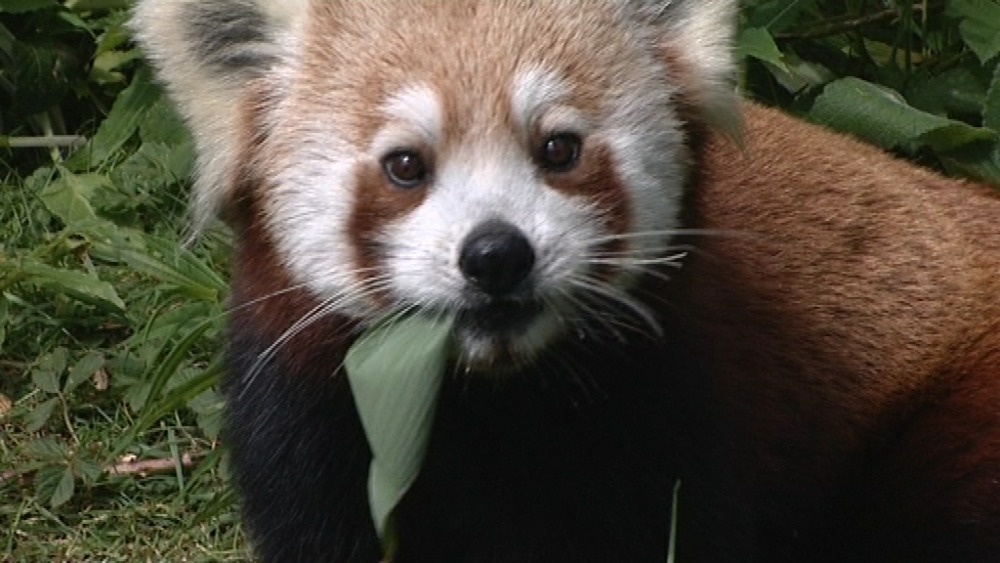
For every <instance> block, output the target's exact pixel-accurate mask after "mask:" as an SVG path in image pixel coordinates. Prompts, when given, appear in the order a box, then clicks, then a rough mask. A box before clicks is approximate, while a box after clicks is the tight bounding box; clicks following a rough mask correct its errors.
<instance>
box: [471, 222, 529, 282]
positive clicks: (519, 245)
mask: <svg viewBox="0 0 1000 563" xmlns="http://www.w3.org/2000/svg"><path fill="white" fill-rule="evenodd" d="M534 266H535V251H534V250H533V249H532V248H531V243H530V242H528V239H527V238H526V237H525V236H524V233H522V232H521V231H520V230H519V229H518V228H517V227H515V226H514V225H511V224H510V223H505V222H503V221H487V222H485V223H483V224H481V225H479V226H478V227H476V228H475V229H473V230H472V232H471V233H469V235H468V236H467V237H466V238H465V242H463V243H462V250H461V253H460V254H459V258H458V267H459V269H460V270H461V271H462V275H464V276H465V279H467V280H469V281H470V282H472V283H473V284H474V285H475V286H476V287H478V288H479V289H480V290H482V291H483V292H485V293H487V294H488V295H492V296H494V297H502V296H504V295H508V294H510V293H512V292H514V290H515V289H517V286H518V284H520V283H521V282H522V281H524V280H525V279H526V278H527V277H528V274H530V273H531V269H532V268H534Z"/></svg>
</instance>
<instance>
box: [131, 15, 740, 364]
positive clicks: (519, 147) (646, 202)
mask: <svg viewBox="0 0 1000 563" xmlns="http://www.w3.org/2000/svg"><path fill="white" fill-rule="evenodd" d="M171 1H172V3H173V4H178V5H181V6H182V9H187V10H189V11H191V12H192V13H194V14H195V15H196V16H197V17H200V16H198V14H201V13H203V14H208V15H209V16H211V18H214V20H215V21H217V22H218V23H219V24H220V25H221V26H223V27H224V26H231V27H232V28H233V29H225V30H223V31H224V32H222V31H220V35H221V36H225V37H226V38H229V39H234V40H235V39H236V38H238V37H245V38H247V41H245V44H244V45H243V47H244V50H243V51H240V50H238V49H236V48H232V49H231V50H229V51H227V50H226V49H225V48H219V45H218V41H217V42H216V43H211V44H209V43H208V42H207V41H206V43H205V45H204V47H205V50H206V51H209V52H210V54H214V55H215V56H216V57H218V58H219V61H220V62H219V63H216V66H219V67H222V66H225V65H233V66H239V64H241V63H243V62H245V60H244V59H247V58H249V59H253V58H254V57H261V58H262V59H263V58H264V57H267V60H266V61H263V62H260V65H259V66H256V67H250V70H248V71H246V74H247V77H246V80H245V82H246V83H247V84H251V85H253V86H252V87H247V88H246V89H245V91H244V93H243V95H244V96H245V99H246V98H251V101H252V102H254V103H253V104H246V103H244V105H245V106H249V105H253V106H255V107H256V108H257V109H256V115H255V116H254V119H252V120H248V119H242V120H241V119H239V118H233V119H232V123H235V124H237V125H238V124H241V123H242V124H244V125H243V126H244V127H245V126H246V125H245V124H246V123H248V122H249V123H252V125H251V127H252V128H254V129H255V130H254V131H251V132H245V133H244V135H243V136H244V137H254V138H256V139H259V140H260V142H259V143H249V144H248V145H250V147H251V148H250V149H249V150H252V151H253V152H254V154H252V155H251V156H250V157H249V158H244V159H242V162H250V163H252V164H251V165H252V166H253V167H255V170H256V175H257V177H259V178H262V182H261V185H259V186H256V187H255V188H254V189H255V190H256V192H255V194H254V199H255V200H256V201H258V202H259V205H260V206H261V208H262V209H261V211H262V220H263V221H264V223H265V228H266V231H267V232H268V233H269V237H270V238H271V239H272V242H273V244H274V245H275V246H276V248H277V251H278V254H279V255H280V257H281V260H282V262H283V264H282V265H283V267H284V268H286V269H287V271H288V273H289V277H290V278H291V279H292V280H293V282H294V283H296V284H303V285H304V286H305V287H307V288H308V289H309V290H310V291H311V293H312V294H313V295H314V296H315V297H316V298H317V299H319V300H320V301H322V302H323V303H324V308H325V310H328V311H330V312H335V313H338V314H342V315H347V316H350V317H353V318H357V319H360V320H361V321H363V322H364V323H368V322H374V321H376V320H378V319H380V318H382V317H384V316H386V315H389V314H392V313H396V312H401V311H408V310H425V311H430V312H432V313H435V314H438V313H441V314H449V315H455V316H456V318H457V321H458V322H457V324H456V326H457V328H456V342H457V345H458V352H459V356H460V362H461V363H462V364H463V365H464V366H467V367H469V368H472V369H504V368H506V367H508V365H509V364H514V365H516V364H518V363H523V362H527V361H530V360H532V359H533V358H535V357H537V356H538V355H539V354H540V353H542V352H544V350H545V349H546V347H547V346H549V345H550V344H552V343H553V342H554V341H556V340H557V339H559V338H562V337H566V336H570V335H571V336H572V337H573V338H579V337H582V338H587V337H588V336H592V335H593V334H594V332H593V331H592V330H591V328H593V327H594V326H595V325H603V326H604V328H607V327H612V330H611V331H610V332H612V333H614V332H618V331H621V330H625V331H628V330H638V331H641V332H650V331H655V330H656V329H657V327H656V321H655V320H654V319H653V318H652V315H651V313H650V312H649V309H648V308H647V306H646V305H644V304H642V303H641V301H640V300H639V299H637V298H636V297H633V296H631V295H630V294H629V289H630V288H631V286H632V285H633V284H634V282H635V280H636V279H637V278H638V277H639V275H640V274H642V273H644V272H646V271H648V270H658V269H659V268H660V267H661V266H664V265H667V266H669V265H671V264H672V263H673V262H674V261H675V260H676V259H677V258H678V256H679V253H678V252H677V251H675V250H674V249H672V248H671V246H670V241H671V237H672V236H673V235H675V234H676V230H677V229H678V228H679V211H680V204H681V196H682V187H683V184H684V183H685V180H686V176H687V173H688V170H687V166H688V161H689V154H688V148H687V145H686V143H687V139H685V136H684V133H683V128H682V124H681V122H680V119H679V116H678V113H677V109H676V108H677V106H678V104H679V101H678V98H679V97H680V96H681V95H682V93H681V90H682V88H681V85H680V82H681V81H682V80H683V78H681V77H684V76H687V77H688V79H689V80H690V81H691V82H696V81H697V79H699V78H702V77H699V76H697V72H698V71H699V69H698V68H697V67H698V65H699V64H703V63H704V64H706V65H708V66H711V65H712V64H715V63H714V62H713V60H712V59H711V58H705V57H701V55H700V54H699V53H698V51H697V48H693V49H694V50H693V51H692V55H691V56H690V57H689V59H690V61H692V62H691V64H690V65H688V67H687V68H671V67H670V65H669V63H668V60H669V59H671V56H672V55H671V53H669V52H668V51H669V49H668V48H667V45H668V43H670V42H671V41H672V42H674V43H676V42H679V41H682V40H683V37H684V35H685V33H688V32H689V31H691V30H689V29H688V28H696V27H698V26H703V27H705V26H708V25H709V23H710V21H712V20H711V19H710V18H704V17H703V19H704V20H705V21H702V20H700V19H696V18H695V17H694V16H692V15H691V14H693V13H696V11H695V10H694V9H693V8H691V7H690V3H689V2H679V3H677V5H676V6H678V7H674V6H672V5H671V4H670V3H663V2H657V1H654V0H604V1H594V2H562V1H551V2H526V1H518V0H506V1H504V0H495V1H489V2H475V1H467V0H449V1H412V0H411V1H403V0H384V1H364V2H362V1H356V0H355V1H342V2H341V1H332V0H331V1H324V2H307V1H306V0H297V2H296V6H297V7H296V10H297V11H296V10H292V9H291V8H289V9H288V11H287V12H284V11H283V10H284V8H280V9H279V8H276V7H273V6H272V5H270V4H263V3H261V4H260V5H259V6H257V5H256V4H255V3H251V4H253V5H254V6H256V7H257V10H258V11H259V14H258V15H259V16H260V18H259V19H260V22H264V23H266V22H267V21H268V18H271V19H273V20H274V21H276V22H279V23H280V25H279V24H278V23H275V24H274V27H270V28H269V27H267V26H266V25H264V23H260V22H258V20H257V19H254V18H249V17H243V16H240V17H232V16H230V15H220V12H214V11H209V10H208V9H207V8H204V7H201V8H196V7H195V6H197V5H198V4H197V3H195V2H188V1H187V0H171ZM716 1H717V0H712V2H716ZM712 2H709V3H712ZM152 4H154V3H152V2H150V3H149V5H150V6H152ZM211 4H213V5H219V6H221V5H224V4H227V5H228V6H229V7H230V8H233V9H236V8H243V9H246V8H247V7H248V4H247V3H246V2H233V1H231V0H218V1H216V2H214V3H211ZM726 4H728V2H726ZM203 6H204V5H203ZM710 8H711V6H708V7H706V11H709V10H710ZM143 9H145V10H146V11H148V12H150V15H149V16H148V17H149V18H150V19H152V18H153V17H156V16H158V14H156V13H155V11H156V10H167V8H158V7H145V6H143ZM199 10H201V11H202V12H199ZM669 10H674V11H675V12H677V14H673V13H670V12H669ZM272 12H274V14H272ZM697 13H699V14H700V12H697ZM664 14H665V15H664ZM143 17H147V16H146V15H145V14H143V13H141V12H140V13H139V18H138V19H139V20H140V25H141V23H142V21H141V20H142V18H143ZM669 17H675V18H677V19H678V21H679V22H680V23H677V22H673V23H661V22H660V19H662V20H664V22H668V21H669ZM700 17H701V16H700ZM241 18H242V19H241ZM642 18H648V20H649V21H645V20H643V21H642V22H640V19H642ZM205 19H209V18H207V17H206V18H205ZM687 20H690V21H687ZM654 23H655V25H654ZM261 26H262V27H261ZM670 26H674V27H675V29H674V31H673V35H672V36H671V39H670V41H667V40H665V39H663V38H661V37H659V36H658V34H660V33H666V32H665V31H664V29H663V28H667V27H670ZM217 27H218V26H217ZM243 27H252V28H253V29H252V30H248V29H242V28H243ZM275 29H277V30H279V31H274V30H275ZM697 31H698V32H699V33H703V31H704V30H700V29H699V30H697ZM691 33H693V31H691ZM272 34H273V36H272ZM220 41H221V40H220ZM269 41H270V43H269ZM148 42H149V43H150V44H152V45H153V46H154V47H156V45H155V37H152V38H150V39H149V41H148ZM223 47H225V46H223ZM211 49H215V50H214V51H211ZM164 52H165V53H166V54H165V55H163V56H162V57H163V58H164V59H167V58H169V57H170V56H171V54H170V53H169V52H168V49H166V48H164ZM665 55H671V56H665ZM186 56H188V57H189V58H188V59H185V60H188V61H190V62H199V61H197V59H196V58H195V57H194V56H191V55H186ZM241 57H243V58H241ZM699 57H701V58H699ZM175 58H177V59H178V60H181V59H182V57H180V56H177V57H175ZM676 58H677V59H678V60H681V59H683V58H684V57H683V56H677V57H676ZM702 59H704V60H702ZM723 59H724V58H721V59H720V60H723ZM169 63H170V61H169V60H167V64H164V66H166V67H168V68H167V71H168V72H167V74H169V71H170V68H169V66H168V64H169ZM210 63H211V60H209V62H208V63H200V62H199V64H204V65H205V73H206V74H207V73H211V72H212V67H211V64H210ZM727 65H728V63H727V62H725V61H724V60H723V62H720V63H718V66H719V67H720V70H721V68H722V67H726V69H725V70H728V66H727ZM178 68H179V65H178ZM176 74H177V76H178V78H177V79H176V80H174V82H176V83H177V84H176V85H175V90H176V93H175V95H176V96H177V97H179V98H182V102H183V97H184V96H185V95H186V93H185V89H184V86H185V85H186V84H187V83H186V82H185V80H186V75H184V74H183V73H182V72H181V71H180V70H178V71H177V73H176ZM704 81H706V84H709V85H711V79H710V78H704ZM220 85H221V86H220V88H222V86H226V84H225V83H223V82H220ZM226 87H228V86H226ZM689 87H690V88H691V90H692V92H693V91H696V90H698V88H701V87H700V86H692V85H689ZM222 89H223V90H225V88H222ZM247 92H249V94H247ZM696 94H697V93H696ZM187 95H189V94H187ZM686 95H687V97H688V98H696V97H697V95H695V94H691V92H686ZM254 97H256V98H259V99H254ZM216 101H218V102H219V104H218V105H219V107H221V106H224V105H225V101H224V100H221V101H220V100H216ZM688 101H691V100H690V99H689V100H688ZM695 101H696V102H697V100H695ZM706 103H710V102H706ZM189 106H190V107H189V109H188V113H189V114H190V115H189V119H190V120H191V121H192V122H193V124H194V127H195V131H196V136H197V134H198V127H199V124H198V123H197V122H198V121H203V122H204V123H205V124H204V125H202V128H203V131H204V134H203V135H202V137H203V139H200V140H201V141H202V145H200V148H201V149H202V164H203V168H207V169H208V170H207V171H206V173H212V172H213V170H215V168H222V167H223V164H225V163H226V162H227V161H229V160H232V161H236V160H238V159H236V158H230V157H231V155H229V154H228V153H226V152H225V151H224V149H220V148H217V147H216V146H214V145H218V144H219V143H220V142H221V143H223V144H224V143H225V142H227V141H225V139H224V134H223V133H221V132H216V131H214V130H212V129H211V127H212V126H213V120H215V119H217V117H216V116H215V115H213V113H212V112H211V111H210V106H209V104H206V103H204V102H201V101H199V100H197V99H193V98H192V100H191V101H190V103H189ZM202 107H205V108H209V109H205V111H204V116H203V117H202V116H201V114H199V111H201V108H202ZM223 125H225V124H223ZM219 131H224V127H223V126H219ZM213 140H214V141H217V142H216V143H214V145H213V143H212V142H211V141H213ZM239 150H243V149H238V148H237V149H234V151H236V152H238V151H239ZM206 154H207V156H206ZM213 156H214V159H215V161H217V162H220V163H221V164H214V163H213V162H212V158H213ZM206 162H209V165H208V166H205V163H206ZM233 166H236V165H233ZM218 174H219V175H223V174H224V171H223V172H218ZM657 274H659V272H658V273H657Z"/></svg>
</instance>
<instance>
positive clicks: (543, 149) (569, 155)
mask: <svg viewBox="0 0 1000 563" xmlns="http://www.w3.org/2000/svg"><path fill="white" fill-rule="evenodd" d="M582 144H583V141H582V140H580V137H578V136H576V135H574V134H572V133H559V134H556V135H552V136H551V137H549V138H547V139H545V141H543V142H542V145H541V146H540V147H539V148H538V153H537V155H536V156H535V158H536V160H537V161H538V164H539V166H541V167H542V168H544V169H545V170H547V171H550V172H567V171H569V170H571V169H572V168H573V167H574V166H576V163H577V161H578V160H579V159H580V147H581V145H582Z"/></svg>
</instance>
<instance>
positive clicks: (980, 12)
mask: <svg viewBox="0 0 1000 563" xmlns="http://www.w3.org/2000/svg"><path fill="white" fill-rule="evenodd" d="M947 6H948V8H947V10H946V13H947V14H948V15H950V16H954V17H959V18H962V23H961V24H960V25H959V31H960V32H961V34H962V39H963V40H965V44H966V45H968V46H969V48H970V49H972V52H973V53H975V54H976V57H978V58H979V60H980V61H981V62H982V63H983V64H986V63H988V62H989V61H991V60H993V59H994V58H995V57H996V56H997V55H1000V4H998V3H997V2H996V1H995V0H950V1H949V2H947Z"/></svg>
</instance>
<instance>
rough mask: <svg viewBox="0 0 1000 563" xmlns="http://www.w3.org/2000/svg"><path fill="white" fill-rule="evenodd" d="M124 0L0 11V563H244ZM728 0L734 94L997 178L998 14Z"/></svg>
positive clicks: (979, 3)
mask: <svg viewBox="0 0 1000 563" xmlns="http://www.w3.org/2000/svg"><path fill="white" fill-rule="evenodd" d="M126 4H127V2H125V1H124V0H0V494H2V495H4V499H5V502H3V503H0V559H2V560H8V559H9V560H29V561H32V560H36V561H46V560H74V561H76V560H128V561H132V560H180V559H182V558H187V559H192V558H193V559H203V560H213V561H217V560H226V559H245V558H246V553H245V551H244V548H243V541H242V536H241V535H240V533H239V530H238V527H237V526H236V524H235V522H236V521H237V516H236V512H235V510H234V507H233V502H232V494H231V493H230V492H229V490H228V487H227V484H226V480H225V470H224V465H225V456H224V453H223V450H222V449H220V448H218V447H217V446H218V441H217V438H218V435H219V428H220V425H221V424H220V412H221V403H222V401H221V398H220V395H219V393H218V392H217V390H216V383H217V381H218V376H219V373H220V371H221V361H220V357H219V351H220V340H221V338H220V335H221V332H222V330H223V329H222V326H223V319H224V309H225V306H224V298H225V292H226V290H225V286H226V283H225V276H224V274H223V272H225V271H226V265H227V264H226V260H227V259H226V256H227V255H228V248H229V240H228V234H227V233H226V232H225V231H224V230H218V231H210V232H208V233H206V234H205V235H204V236H203V237H202V238H201V239H199V241H198V242H197V243H196V244H194V245H192V246H185V245H184V244H182V243H181V242H180V241H181V240H183V239H184V238H185V236H184V234H185V229H186V216H185V202H186V199H187V197H186V193H185V192H186V189H187V184H188V181H189V176H190V173H191V162H192V143H191V140H190V139H189V137H188V135H187V133H186V132H185V130H184V128H183V127H182V126H181V124H180V123H179V121H178V119H177V117H176V116H175V115H174V113H173V111H172V110H171V108H170V105H169V103H168V102H167V101H166V100H165V99H164V97H163V95H162V93H161V92H160V90H159V89H158V88H157V87H156V86H155V84H154V83H153V81H152V80H151V78H150V74H149V72H148V70H147V69H145V67H143V66H142V63H141V60H140V53H139V52H138V51H137V50H136V49H135V48H134V47H133V45H132V44H131V43H130V42H129V37H128V33H127V30H126V29H125V27H124V22H125V18H126V15H125V13H124V11H123V10H124V8H125V7H126ZM743 5H744V9H743V14H742V19H743V30H742V32H741V34H740V35H739V45H738V52H739V53H740V54H741V55H742V56H744V57H745V58H746V60H747V61H748V64H747V67H746V68H747V70H746V73H745V75H744V81H743V82H744V88H745V90H746V91H747V93H748V94H749V95H751V96H752V97H754V98H756V99H758V100H761V101H763V102H765V103H769V104H775V105H780V106H782V107H784V108H786V109H788V110H789V111H792V112H795V113H798V114H800V115H802V116H803V117H805V118H806V119H811V120H814V121H816V122H819V123H822V124H824V125H826V126H828V127H833V128H837V129H840V130H845V131H848V132H850V133H852V134H855V135H857V136H859V137H862V138H865V139H867V140H869V141H871V142H873V143H876V144H879V145H880V146H883V147H885V148H886V149H888V150H893V151H896V152H898V153H900V154H902V155H905V156H907V157H910V158H914V159H916V160H917V161H918V162H920V163H922V164H926V165H929V166H933V167H937V168H940V169H942V170H945V171H947V172H949V173H954V174H962V175H968V176H972V177H975V178H983V179H987V180H990V181H992V182H996V183H1000V156H998V155H1000V150H998V146H1000V145H998V143H1000V140H998V134H997V132H998V131H1000V70H998V61H1000V2H998V0H948V1H947V2H946V1H944V0H927V1H920V2H916V3H912V4H911V3H905V2H903V3H901V2H883V1H876V0H746V1H745V2H744V3H743ZM77 136H79V137H80V138H81V139H84V140H85V142H79V139H77V138H76V137H77ZM14 147H35V148H14ZM185 454H189V457H192V456H193V458H194V459H197V460H200V463H198V464H197V466H196V467H192V464H185V463H184V462H183V460H184V459H185ZM130 460H138V461H163V462H166V471H165V472H162V471H153V472H151V473H144V474H139V473H128V472H125V473H122V472H115V471H113V470H112V469H114V468H115V466H117V465H121V464H122V463H124V464H126V465H127V464H128V462H129V461H130ZM7 499H10V500H9V501H8V500H7Z"/></svg>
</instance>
